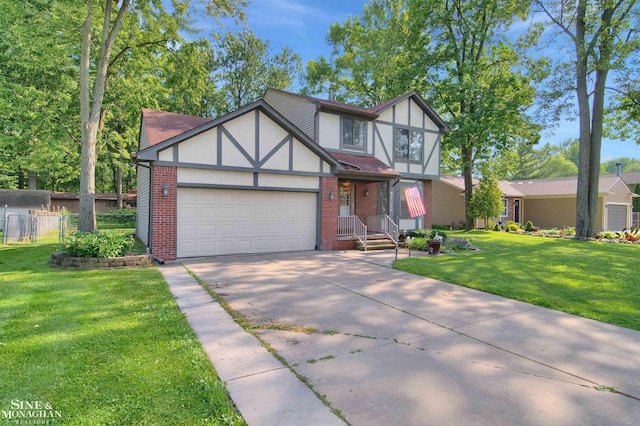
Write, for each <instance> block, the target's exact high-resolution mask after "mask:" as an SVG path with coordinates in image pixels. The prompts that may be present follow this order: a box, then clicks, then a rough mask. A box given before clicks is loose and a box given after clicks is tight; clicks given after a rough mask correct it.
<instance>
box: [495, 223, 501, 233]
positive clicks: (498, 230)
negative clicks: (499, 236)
mask: <svg viewBox="0 0 640 426" xmlns="http://www.w3.org/2000/svg"><path fill="white" fill-rule="evenodd" d="M493 230H494V231H496V232H500V225H498V224H497V223H496V224H495V225H493Z"/></svg>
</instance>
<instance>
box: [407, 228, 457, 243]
mask: <svg viewBox="0 0 640 426" xmlns="http://www.w3.org/2000/svg"><path fill="white" fill-rule="evenodd" d="M447 229H449V228H447ZM436 233H437V234H438V235H439V236H441V237H442V242H445V241H446V240H447V238H448V236H447V233H446V232H445V230H444V229H441V228H438V229H414V230H411V231H409V232H408V233H407V236H409V237H411V238H414V239H415V238H421V239H425V240H432V239H433V238H434V237H435V236H436Z"/></svg>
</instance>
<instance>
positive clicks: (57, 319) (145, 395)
mask: <svg viewBox="0 0 640 426" xmlns="http://www.w3.org/2000/svg"><path fill="white" fill-rule="evenodd" d="M53 251H55V246H53V245H24V244H18V245H12V246H0V371H2V377H3V379H2V380H0V412H1V413H2V414H1V415H2V416H5V417H6V415H5V414H7V413H8V411H10V410H14V409H16V408H19V407H20V406H21V405H22V407H25V406H27V405H25V404H29V403H30V404H32V405H33V404H34V403H35V402H40V403H41V404H49V405H48V406H49V407H51V409H52V411H51V412H50V414H51V415H52V416H54V417H55V418H50V419H49V420H50V421H51V422H52V423H55V424H79V425H80V424H158V425H159V424H244V422H243V421H242V418H241V416H240V414H239V413H238V412H237V410H236V409H235V407H234V406H233V403H232V402H231V401H230V399H229V397H228V394H227V392H226V389H225V388H224V384H223V383H221V382H220V381H219V380H218V379H217V376H216V373H215V371H214V370H213V367H212V366H211V363H210V362H209V360H208V359H207V357H206V354H205V352H204V350H203V348H202V346H201V345H200V343H199V342H198V340H197V338H196V336H195V335H194V333H193V331H192V330H191V328H190V327H189V325H188V324H187V322H186V320H185V319H184V316H183V315H182V313H181V312H180V310H179V309H178V307H177V305H176V304H175V301H174V300H173V298H172V296H171V294H170V293H169V290H168V288H167V286H166V284H165V283H164V281H163V279H162V276H161V275H160V273H159V272H158V271H157V270H156V269H155V268H136V269H117V270H100V271H78V270H70V269H54V268H51V267H50V266H49V265H48V264H47V261H48V258H49V256H50V254H51V252H53ZM27 407H28V406H27ZM18 414H19V413H18ZM3 420H6V418H3ZM13 420H14V421H16V420H23V421H24V420H29V421H34V420H35V419H33V418H27V419H25V418H24V417H15V418H13ZM40 420H45V419H40Z"/></svg>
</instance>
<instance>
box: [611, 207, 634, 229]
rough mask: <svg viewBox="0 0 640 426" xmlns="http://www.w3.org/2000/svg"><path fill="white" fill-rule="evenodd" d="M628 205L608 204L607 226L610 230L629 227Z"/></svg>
mask: <svg viewBox="0 0 640 426" xmlns="http://www.w3.org/2000/svg"><path fill="white" fill-rule="evenodd" d="M628 209H629V208H628V206H621V205H616V204H607V228H608V229H609V230H610V231H622V230H623V229H624V228H626V227H627V211H628Z"/></svg>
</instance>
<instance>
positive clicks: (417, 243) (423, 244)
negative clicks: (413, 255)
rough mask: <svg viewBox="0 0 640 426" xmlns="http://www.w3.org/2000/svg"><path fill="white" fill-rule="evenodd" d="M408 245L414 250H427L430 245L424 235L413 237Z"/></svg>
mask: <svg viewBox="0 0 640 426" xmlns="http://www.w3.org/2000/svg"><path fill="white" fill-rule="evenodd" d="M407 246H408V247H409V248H410V249H412V250H426V249H427V247H428V244H427V239H426V238H424V237H415V238H411V240H410V241H409V243H408V244H407Z"/></svg>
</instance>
